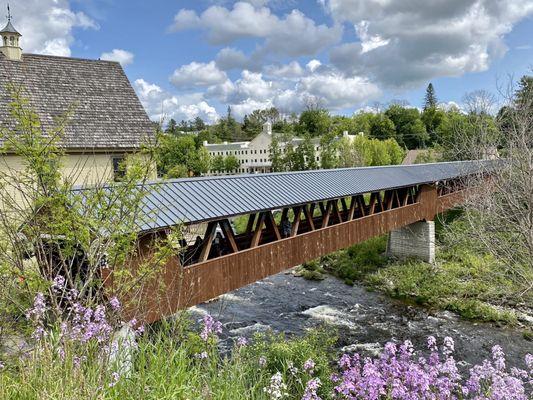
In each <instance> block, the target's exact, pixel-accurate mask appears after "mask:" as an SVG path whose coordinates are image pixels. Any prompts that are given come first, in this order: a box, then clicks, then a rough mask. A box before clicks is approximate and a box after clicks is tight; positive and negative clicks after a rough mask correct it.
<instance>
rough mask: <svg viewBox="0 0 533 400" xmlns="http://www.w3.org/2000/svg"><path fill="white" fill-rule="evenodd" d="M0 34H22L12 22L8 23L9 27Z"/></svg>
mask: <svg viewBox="0 0 533 400" xmlns="http://www.w3.org/2000/svg"><path fill="white" fill-rule="evenodd" d="M0 33H16V34H18V35H20V33H18V32H17V30H16V29H15V27H14V26H13V24H12V23H11V21H7V25H6V26H5V27H4V29H2V30H1V31H0Z"/></svg>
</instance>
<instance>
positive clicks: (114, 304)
mask: <svg viewBox="0 0 533 400" xmlns="http://www.w3.org/2000/svg"><path fill="white" fill-rule="evenodd" d="M109 305H110V306H111V309H112V310H113V311H119V310H120V307H121V305H120V301H119V299H117V298H116V297H113V298H112V299H111V300H109Z"/></svg>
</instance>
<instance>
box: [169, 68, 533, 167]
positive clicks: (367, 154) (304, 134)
mask: <svg viewBox="0 0 533 400" xmlns="http://www.w3.org/2000/svg"><path fill="white" fill-rule="evenodd" d="M532 82H533V77H531V76H524V77H522V78H521V80H520V81H519V86H518V90H517V92H516V98H517V99H520V98H525V97H526V93H528V91H530V90H532V89H531V88H532V87H533V83H532ZM462 103H463V104H462V107H463V108H462V109H459V108H458V107H455V106H450V107H447V108H446V109H445V108H443V107H442V106H439V104H438V100H437V96H436V94H435V89H434V87H433V85H432V84H431V83H430V84H429V85H428V87H427V89H426V95H425V98H424V106H423V108H422V109H421V110H419V109H417V108H413V107H410V106H409V105H408V104H406V102H402V101H392V102H391V103H389V104H388V105H387V106H376V107H374V109H373V110H371V111H360V112H358V113H356V114H354V115H352V116H338V115H331V114H330V113H329V111H327V110H325V109H323V108H320V107H318V106H309V107H308V109H306V110H305V111H303V112H302V113H301V114H300V115H296V114H291V115H288V116H287V115H283V114H282V113H281V112H280V111H279V110H277V109H276V108H269V109H264V110H255V111H253V112H252V113H250V114H248V115H246V116H245V117H244V119H243V122H242V123H240V122H238V121H237V120H236V119H235V118H234V117H233V114H232V110H231V107H228V111H227V114H226V116H225V117H223V118H221V119H220V120H219V121H218V122H217V123H216V124H214V125H211V126H208V125H206V124H205V123H204V122H203V121H202V120H201V119H200V118H196V119H195V120H194V121H190V122H184V121H182V122H181V123H180V124H176V122H175V121H173V120H171V121H170V123H169V125H168V127H167V129H166V131H165V132H166V133H167V134H168V135H167V136H171V138H165V140H163V141H162V142H163V153H166V152H170V153H173V152H174V150H176V154H177V155H168V154H167V155H164V156H163V157H162V160H161V162H160V163H159V164H161V168H160V172H161V173H162V174H163V175H164V174H168V172H169V170H170V169H171V168H169V167H168V164H167V161H170V159H173V160H174V162H178V161H179V163H180V165H181V166H180V167H179V171H178V170H175V171H173V172H180V173H185V171H187V173H188V174H189V175H201V174H203V173H205V172H204V171H206V165H207V163H206V162H205V161H206V158H207V157H206V155H205V154H204V153H205V152H204V151H203V150H201V149H202V142H203V141H204V140H206V141H208V142H209V143H221V142H224V141H228V142H231V141H239V140H251V139H252V138H254V137H255V136H256V135H257V134H259V133H260V132H261V130H262V126H263V124H264V123H265V122H270V123H271V124H272V130H273V132H276V133H278V135H277V137H275V138H274V142H273V146H272V149H271V159H272V163H273V169H274V170H279V171H284V170H304V169H313V168H317V167H320V168H337V167H349V166H360V165H385V164H389V163H390V164H394V163H398V162H399V161H398V160H399V158H400V155H401V157H403V155H404V152H405V150H411V149H429V151H428V152H427V153H426V154H425V155H424V156H423V157H424V161H441V160H457V159H471V158H475V157H479V151H478V150H479V148H480V146H481V144H479V145H478V144H474V146H471V147H470V148H469V146H466V145H465V143H469V141H471V139H472V138H480V137H481V138H484V140H485V141H486V142H487V143H489V142H490V143H498V142H499V143H501V144H502V146H501V147H503V146H504V142H505V138H504V137H502V134H501V132H502V131H503V129H502V126H503V125H504V124H505V123H506V122H505V121H506V119H507V120H508V119H509V114H510V112H512V110H510V109H509V107H503V108H501V109H500V110H499V112H498V113H496V115H493V113H494V110H493V109H492V107H493V106H494V103H495V101H494V99H493V98H492V96H491V95H490V94H488V93H487V92H484V91H478V92H474V93H470V94H468V95H466V96H465V97H464V98H463V101H462ZM344 131H348V132H349V133H350V134H352V135H353V134H359V133H362V134H363V135H362V137H361V138H358V139H357V140H356V141H354V142H353V143H350V144H347V143H346V141H345V140H344V139H343V132H344ZM190 132H194V137H193V138H189V139H181V137H183V136H193V135H190V134H189V133H190ZM294 137H300V138H302V139H303V141H302V142H300V146H293V145H291V140H292V139H293V138H294ZM315 138H317V139H316V140H319V144H320V149H321V153H322V154H321V155H320V157H319V158H320V159H319V161H317V155H316V154H315V153H316V144H315V143H314V142H313V139H315ZM182 141H183V143H181V142H182ZM192 142H194V145H195V146H194V148H195V150H194V152H195V153H196V154H193V155H189V156H186V155H184V153H183V151H182V150H183V148H189V149H192V147H191V143H192ZM280 143H286V145H285V146H281V145H280ZM281 147H285V148H284V149H282V148H281ZM495 150H497V149H495ZM488 151H492V150H490V149H487V152H488ZM235 161H236V160H232V159H229V160H226V159H220V158H218V159H216V160H211V161H210V162H212V163H213V165H214V166H215V168H213V169H214V170H216V171H220V172H224V171H232V169H229V167H231V166H232V164H235ZM174 165H176V164H174ZM176 168H177V167H176ZM207 170H209V168H207ZM172 175H175V174H172Z"/></svg>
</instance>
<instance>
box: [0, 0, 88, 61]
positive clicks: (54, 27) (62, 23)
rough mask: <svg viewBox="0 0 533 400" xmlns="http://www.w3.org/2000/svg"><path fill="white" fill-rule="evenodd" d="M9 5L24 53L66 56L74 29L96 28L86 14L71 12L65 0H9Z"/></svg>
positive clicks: (2, 4)
mask: <svg viewBox="0 0 533 400" xmlns="http://www.w3.org/2000/svg"><path fill="white" fill-rule="evenodd" d="M6 6H7V1H5V0H0V10H2V11H3V10H6ZM10 6H11V13H12V15H13V25H14V26H15V28H16V29H17V30H18V31H19V32H20V33H21V34H22V39H21V47H22V48H23V50H24V52H25V53H38V54H49V55H56V56H67V57H68V56H70V55H71V50H70V46H71V45H72V43H73V42H74V36H73V30H74V29H75V28H82V29H98V25H97V24H96V22H95V21H93V20H92V19H91V18H89V17H88V16H87V15H85V14H84V13H82V12H74V11H72V9H71V7H70V2H69V1H68V0H26V1H19V2H11V3H10ZM2 28H3V26H2ZM0 29H1V28H0Z"/></svg>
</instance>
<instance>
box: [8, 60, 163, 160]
mask: <svg viewBox="0 0 533 400" xmlns="http://www.w3.org/2000/svg"><path fill="white" fill-rule="evenodd" d="M9 83H14V84H15V85H20V86H21V87H22V88H23V89H24V91H25V96H26V97H27V98H28V99H29V101H30V104H31V106H32V108H33V109H34V110H35V111H36V112H37V114H38V116H39V118H40V121H41V124H42V127H43V130H44V131H45V132H50V129H51V128H52V127H53V126H54V119H55V118H57V117H60V116H62V115H64V114H65V112H66V111H68V110H69V107H74V109H73V114H72V117H71V119H70V120H69V123H68V125H67V127H66V129H65V136H64V139H63V146H64V147H65V148H67V149H70V150H87V149H94V150H99V149H101V150H104V149H106V150H113V149H133V148H136V147H139V145H140V144H141V143H142V142H143V141H144V140H146V139H148V138H151V137H153V135H154V127H153V124H152V122H151V121H150V119H149V118H148V116H147V115H146V112H145V110H144V108H143V107H142V105H141V103H140V101H139V99H138V98H137V95H136V94H135V91H134V90H133V88H132V86H131V84H130V82H129V80H128V78H127V77H126V74H125V73H124V70H123V69H122V67H121V66H120V64H119V63H117V62H111V61H100V60H83V59H77V58H66V57H56V56H44V55H35V54H24V55H23V58H22V61H13V60H8V59H7V58H6V57H4V55H3V54H2V53H0V126H3V127H6V126H9V125H12V124H13V123H14V121H12V118H11V117H10V115H9V103H10V102H11V100H12V99H11V98H10V97H9V95H8V93H7V91H6V86H7V85H8V84H9Z"/></svg>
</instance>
